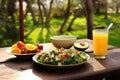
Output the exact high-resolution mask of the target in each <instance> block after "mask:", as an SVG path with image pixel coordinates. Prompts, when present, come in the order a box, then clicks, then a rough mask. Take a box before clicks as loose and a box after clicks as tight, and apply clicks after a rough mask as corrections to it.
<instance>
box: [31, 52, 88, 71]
mask: <svg viewBox="0 0 120 80" xmlns="http://www.w3.org/2000/svg"><path fill="white" fill-rule="evenodd" d="M86 55H87V57H88V58H87V60H86V61H84V62H82V63H79V64H70V65H62V66H58V65H51V64H43V63H39V62H38V61H37V58H38V55H37V54H36V55H34V56H33V57H32V59H33V61H34V62H35V63H37V64H38V65H39V66H41V67H43V68H49V69H72V68H76V67H79V66H81V65H82V64H84V63H86V62H87V61H88V60H89V59H90V56H89V55H88V54H86Z"/></svg>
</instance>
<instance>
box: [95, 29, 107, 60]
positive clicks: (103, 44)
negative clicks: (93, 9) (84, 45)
mask: <svg viewBox="0 0 120 80" xmlns="http://www.w3.org/2000/svg"><path fill="white" fill-rule="evenodd" d="M93 48H94V57H95V58H96V59H105V58H106V55H107V53H108V52H107V49H108V32H107V30H106V29H94V30H93Z"/></svg>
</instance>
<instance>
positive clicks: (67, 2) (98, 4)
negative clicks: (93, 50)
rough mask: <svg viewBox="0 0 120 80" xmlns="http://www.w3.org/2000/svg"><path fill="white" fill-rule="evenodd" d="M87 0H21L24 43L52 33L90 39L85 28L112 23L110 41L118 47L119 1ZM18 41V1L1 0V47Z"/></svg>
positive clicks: (46, 39) (47, 38)
mask: <svg viewBox="0 0 120 80" xmlns="http://www.w3.org/2000/svg"><path fill="white" fill-rule="evenodd" d="M87 1H88V0H23V12H24V41H25V43H47V42H50V37H51V36H54V35H74V36H77V37H78V39H83V38H90V39H92V37H91V36H90V37H89V36H88V35H91V34H90V33H88V31H87V30H88V29H94V28H106V27H107V26H108V25H109V24H110V23H111V22H112V23H113V24H114V25H113V27H112V28H111V30H110V33H109V44H111V45H114V46H116V47H120V44H119V43H120V40H119V39H120V36H119V35H120V31H119V30H120V0H90V1H88V2H87ZM86 4H87V6H86ZM89 6H92V8H91V9H89ZM86 10H87V11H86ZM91 13H92V14H91ZM88 16H90V20H88ZM88 21H89V22H88ZM88 26H89V27H88ZM91 26H92V27H91ZM19 40H20V12H19V0H0V47H5V46H11V45H12V44H14V43H15V42H17V41H19Z"/></svg>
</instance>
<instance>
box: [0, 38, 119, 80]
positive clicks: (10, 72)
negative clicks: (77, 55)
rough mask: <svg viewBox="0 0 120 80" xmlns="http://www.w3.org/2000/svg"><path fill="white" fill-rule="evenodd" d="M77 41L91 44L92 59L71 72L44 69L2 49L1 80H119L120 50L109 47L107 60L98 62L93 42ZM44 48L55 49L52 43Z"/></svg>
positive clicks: (0, 58)
mask: <svg viewBox="0 0 120 80" xmlns="http://www.w3.org/2000/svg"><path fill="white" fill-rule="evenodd" d="M77 41H78V42H80V41H87V42H88V43H89V44H90V47H89V49H87V50H86V53H88V54H89V55H90V57H91V58H90V59H89V60H88V62H87V63H85V64H83V65H82V66H80V67H78V68H75V69H69V70H54V69H52V70H50V69H43V68H41V67H39V66H37V65H36V64H35V63H34V62H33V61H32V59H29V60H20V59H17V58H16V56H14V55H10V54H7V53H6V49H8V48H9V47H5V48H0V80H71V79H79V80H95V79H96V80H99V79H101V78H103V77H106V80H107V79H109V80H112V78H113V80H117V79H118V78H119V76H118V74H120V48H116V47H114V46H110V45H109V48H108V55H107V59H104V60H96V59H95V58H94V57H93V46H92V40H89V39H82V40H77ZM43 46H44V50H51V49H54V48H55V47H54V46H53V45H52V44H51V43H45V44H43ZM116 77H118V78H116ZM115 78H116V79H115ZM118 80H120V78H119V79H118Z"/></svg>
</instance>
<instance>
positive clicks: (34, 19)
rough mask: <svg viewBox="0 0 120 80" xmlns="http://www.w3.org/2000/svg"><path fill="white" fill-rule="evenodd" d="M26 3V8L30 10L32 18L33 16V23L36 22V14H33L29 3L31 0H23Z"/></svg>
mask: <svg viewBox="0 0 120 80" xmlns="http://www.w3.org/2000/svg"><path fill="white" fill-rule="evenodd" d="M25 1H26V3H27V8H28V10H29V11H30V12H31V14H32V18H33V22H34V24H37V20H36V16H35V13H34V11H33V8H32V5H31V1H30V0H25Z"/></svg>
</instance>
